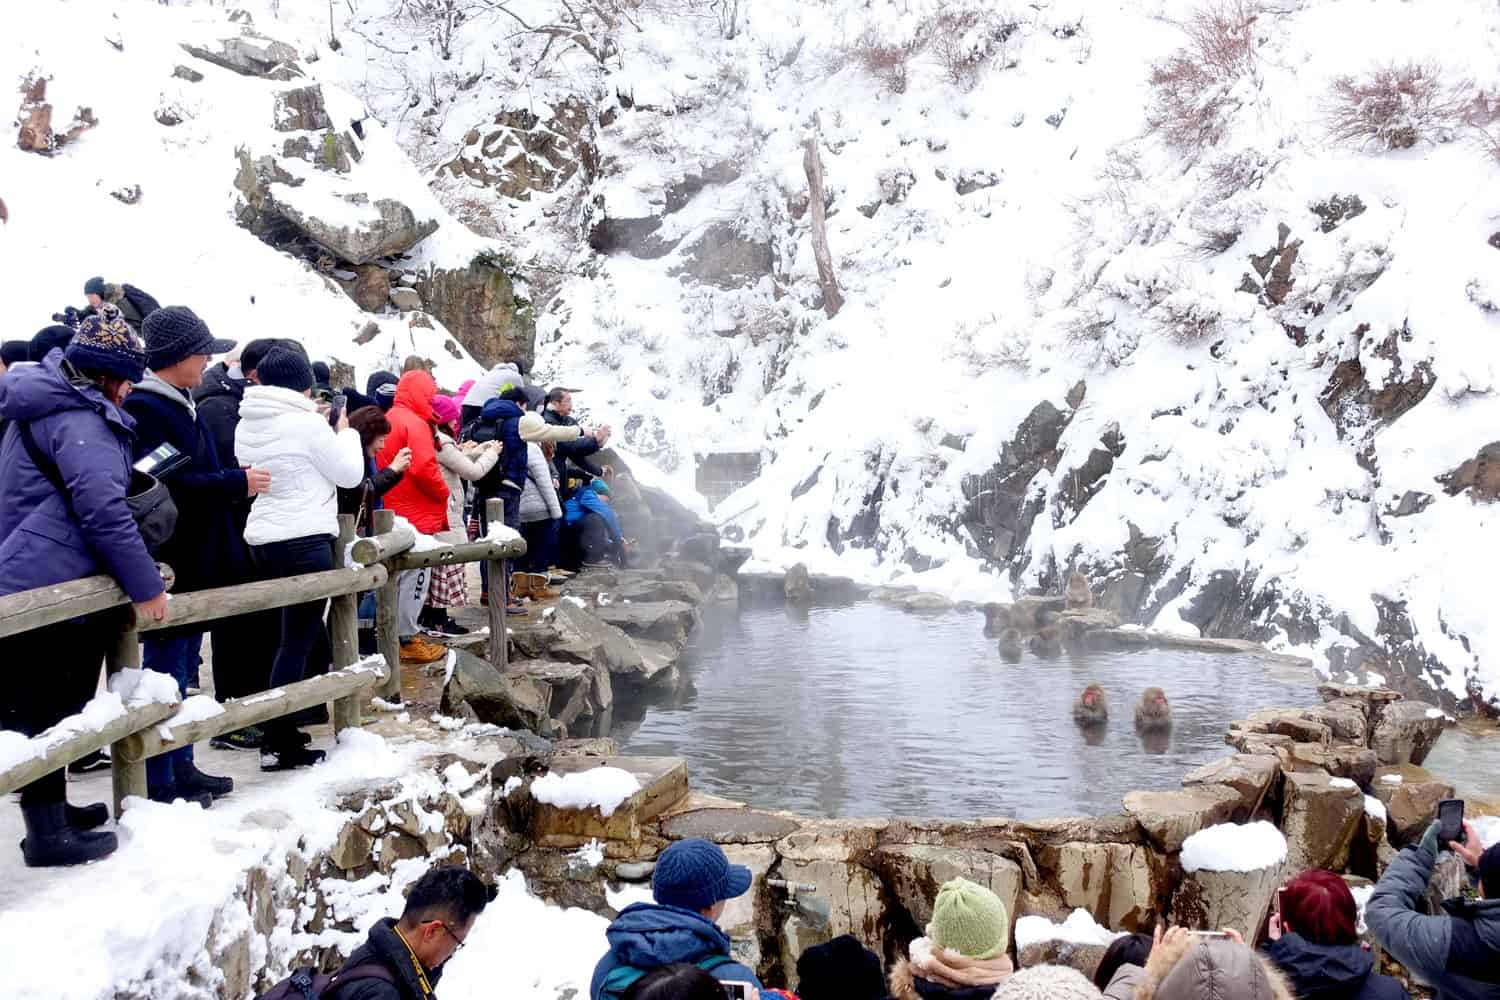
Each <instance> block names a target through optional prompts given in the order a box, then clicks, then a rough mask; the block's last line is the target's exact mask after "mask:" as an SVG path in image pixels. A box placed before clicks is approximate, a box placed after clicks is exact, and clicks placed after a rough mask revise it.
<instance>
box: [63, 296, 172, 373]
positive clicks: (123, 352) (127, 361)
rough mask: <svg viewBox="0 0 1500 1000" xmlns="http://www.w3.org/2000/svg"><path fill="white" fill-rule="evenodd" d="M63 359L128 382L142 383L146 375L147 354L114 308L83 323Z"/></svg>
mask: <svg viewBox="0 0 1500 1000" xmlns="http://www.w3.org/2000/svg"><path fill="white" fill-rule="evenodd" d="M62 329H64V330H66V329H67V327H62ZM42 332H43V333H45V332H46V331H45V330H44V331H42ZM38 336H40V334H38ZM63 357H64V358H65V359H67V360H68V362H70V363H71V364H72V365H73V367H75V368H77V369H78V370H79V371H81V372H100V373H102V374H105V375H113V376H115V377H116V378H122V379H125V380H126V381H128V382H139V381H140V380H141V378H142V376H144V375H145V374H146V371H145V369H146V354H145V352H144V351H142V350H141V348H140V345H138V344H137V343H136V342H135V335H134V334H133V333H131V332H130V327H129V326H127V325H126V323H125V320H124V319H123V318H121V316H120V310H119V308H118V307H116V306H112V305H106V306H105V307H104V308H103V309H101V310H100V311H99V313H98V314H97V315H94V316H90V317H89V318H88V319H86V320H84V321H83V326H82V327H81V328H80V329H79V331H78V333H77V335H76V336H74V337H73V341H72V343H70V344H68V346H67V348H66V349H65V350H64V351H63Z"/></svg>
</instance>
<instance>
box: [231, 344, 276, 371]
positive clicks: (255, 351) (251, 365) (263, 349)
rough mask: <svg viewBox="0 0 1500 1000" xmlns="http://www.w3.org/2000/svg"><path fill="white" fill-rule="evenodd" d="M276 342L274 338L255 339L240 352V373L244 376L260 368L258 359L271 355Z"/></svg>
mask: <svg viewBox="0 0 1500 1000" xmlns="http://www.w3.org/2000/svg"><path fill="white" fill-rule="evenodd" d="M277 343H278V341H277V340H276V338H275V337H256V338H255V339H254V340H252V341H250V343H248V344H246V345H245V346H244V348H243V349H242V350H241V351H240V371H242V372H244V373H245V374H246V375H248V374H250V373H251V372H253V371H255V369H257V368H259V367H260V359H261V358H263V357H265V356H266V355H267V354H270V353H271V348H273V347H275V346H276V344H277Z"/></svg>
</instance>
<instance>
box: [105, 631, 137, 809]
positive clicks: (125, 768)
mask: <svg viewBox="0 0 1500 1000" xmlns="http://www.w3.org/2000/svg"><path fill="white" fill-rule="evenodd" d="M104 669H105V671H106V672H107V673H110V674H115V673H118V672H119V671H121V670H139V669H141V637H140V634H139V633H137V632H136V630H135V623H134V622H133V621H132V622H131V623H130V625H129V626H127V627H126V629H125V631H123V632H121V633H120V637H119V639H117V640H116V642H115V648H114V649H112V650H110V651H109V652H108V653H106V654H105V658H104ZM127 738H128V737H127ZM124 748H125V743H124V741H123V740H121V741H118V742H115V743H112V744H110V748H109V751H110V765H109V770H110V778H111V783H112V784H113V786H114V800H115V819H116V820H118V819H119V818H120V813H121V811H122V810H123V809H124V804H125V799H126V797H128V796H131V795H139V796H140V797H141V798H145V797H146V762H145V761H143V760H137V761H129V760H126V758H125V754H124Z"/></svg>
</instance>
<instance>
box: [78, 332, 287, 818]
mask: <svg viewBox="0 0 1500 1000" xmlns="http://www.w3.org/2000/svg"><path fill="white" fill-rule="evenodd" d="M104 308H106V309H108V308H109V307H104ZM145 331H146V365H147V368H148V369H149V370H148V371H147V373H146V377H145V378H143V379H142V380H141V383H140V384H139V385H137V386H136V387H135V391H134V392H132V393H131V394H130V398H129V399H127V400H126V401H125V409H126V410H127V411H129V413H130V415H131V416H133V417H135V422H136V435H137V437H136V448H135V457H136V460H137V461H139V460H141V459H143V458H145V457H146V456H148V455H150V454H151V452H152V451H154V450H155V449H156V448H158V447H159V446H161V445H163V444H166V445H171V446H172V447H173V448H174V449H176V451H177V452H178V453H179V454H180V455H181V456H182V458H183V459H184V460H185V463H184V464H183V465H181V466H180V467H178V468H176V469H174V470H172V471H170V472H164V473H163V474H162V480H163V482H164V483H165V484H166V486H167V489H169V490H170V491H171V493H172V500H173V502H174V503H176V505H177V526H176V528H175V529H174V530H173V532H172V537H171V539H170V540H169V541H168V542H167V543H166V545H164V546H162V548H161V551H160V552H159V553H158V554H159V555H160V556H161V559H162V561H163V562H165V563H166V564H167V565H169V566H171V567H172V569H173V571H174V572H175V573H176V574H177V583H176V586H175V589H174V592H175V593H191V592H193V591H198V590H207V589H210V588H214V587H224V586H230V585H233V584H237V583H243V582H244V581H245V580H246V579H247V578H248V573H249V566H248V564H247V563H246V560H245V549H244V543H243V542H242V541H241V539H240V536H239V531H238V528H237V527H236V524H235V520H234V512H233V505H234V503H235V502H236V501H238V500H240V499H242V498H244V497H246V496H250V495H254V494H256V493H259V492H260V491H261V490H262V489H264V488H265V483H266V479H265V474H264V473H263V472H262V471H261V470H259V469H239V468H235V467H233V466H232V465H229V464H226V463H224V462H222V461H220V459H219V453H218V450H217V449H216V448H215V447H214V441H213V437H212V435H210V433H209V431H208V428H207V427H205V426H203V424H202V423H200V422H199V420H198V411H197V407H196V406H195V405H194V403H193V399H192V395H191V393H192V390H193V389H195V388H197V387H198V385H199V384H200V383H201V382H202V381H203V373H204V371H205V370H206V369H207V368H208V361H209V358H210V357H211V356H212V355H215V354H223V353H225V352H226V351H229V350H231V349H232V348H233V347H234V341H232V340H219V339H217V338H215V337H214V336H213V334H211V333H210V332H209V329H208V325H207V324H205V323H204V322H203V320H201V319H199V318H198V317H197V315H195V314H194V313H193V311H192V310H191V309H188V308H187V307H186V306H168V307H167V308H165V309H157V310H156V311H154V312H152V313H151V314H150V315H149V316H148V317H147V318H146V322H145ZM206 630H207V629H206V627H205V626H203V625H193V626H188V627H186V628H184V629H181V630H174V631H171V632H168V633H166V634H162V633H153V634H151V635H149V636H147V637H146V641H145V643H144V650H143V653H142V661H143V663H144V665H145V667H146V669H148V670H157V671H160V672H161V673H164V674H166V675H168V676H169V677H173V678H175V679H176V681H177V687H178V690H179V691H180V692H181V693H182V694H184V695H185V694H187V691H188V688H190V687H197V686H198V683H199V667H200V666H201V662H202V661H201V656H200V652H201V649H202V645H203V634H204V632H205V631H206ZM146 788H147V794H148V795H149V796H150V797H151V798H152V799H153V800H155V801H158V802H171V801H172V800H174V799H178V798H183V799H188V800H189V801H195V802H198V803H199V804H200V805H202V806H204V808H207V807H208V806H209V804H210V803H211V801H212V799H214V798H219V797H220V796H223V795H227V794H229V792H231V791H232V790H233V789H234V782H233V781H232V780H230V779H229V778H221V777H215V776H213V775H207V774H204V773H203V772H201V771H199V770H198V768H197V765H196V764H195V763H194V760H193V748H192V747H191V746H186V747H180V748H178V749H176V750H169V751H168V752H166V753H163V754H158V755H156V756H155V757H152V758H151V759H150V760H148V761H147V762H146Z"/></svg>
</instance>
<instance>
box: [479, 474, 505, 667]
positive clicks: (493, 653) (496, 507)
mask: <svg viewBox="0 0 1500 1000" xmlns="http://www.w3.org/2000/svg"><path fill="white" fill-rule="evenodd" d="M484 512H485V513H484V516H485V518H486V519H487V520H488V522H489V523H490V524H504V523H505V502H504V501H503V500H493V499H492V500H486V501H485V503H484ZM488 562H489V566H490V608H489V611H490V664H491V665H492V666H493V667H494V668H495V669H496V670H498V671H499V672H500V673H502V674H503V673H505V671H506V669H507V668H508V667H509V666H510V648H509V642H508V640H507V637H506V634H505V618H506V615H505V607H506V605H508V604H509V603H510V588H509V587H507V586H506V583H507V578H506V572H505V565H506V560H504V559H490V560H488ZM496 595H499V596H498V598H497V596H496Z"/></svg>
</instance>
